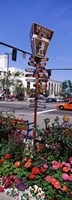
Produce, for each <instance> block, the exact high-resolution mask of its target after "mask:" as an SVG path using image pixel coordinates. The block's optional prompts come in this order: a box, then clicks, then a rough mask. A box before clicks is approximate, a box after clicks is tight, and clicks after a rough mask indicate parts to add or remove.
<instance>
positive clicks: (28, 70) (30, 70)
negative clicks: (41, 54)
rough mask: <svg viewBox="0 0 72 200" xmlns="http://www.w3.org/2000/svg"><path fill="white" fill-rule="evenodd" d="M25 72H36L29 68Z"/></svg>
mask: <svg viewBox="0 0 72 200" xmlns="http://www.w3.org/2000/svg"><path fill="white" fill-rule="evenodd" d="M25 71H26V72H33V73H34V72H35V70H34V69H31V68H27V69H25Z"/></svg>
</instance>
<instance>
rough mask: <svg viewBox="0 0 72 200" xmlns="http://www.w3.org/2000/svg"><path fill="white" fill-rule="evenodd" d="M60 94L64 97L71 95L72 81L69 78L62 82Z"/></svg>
mask: <svg viewBox="0 0 72 200" xmlns="http://www.w3.org/2000/svg"><path fill="white" fill-rule="evenodd" d="M61 95H62V96H64V97H70V96H71V95H72V82H71V81H70V80H65V81H64V82H62V84H61Z"/></svg>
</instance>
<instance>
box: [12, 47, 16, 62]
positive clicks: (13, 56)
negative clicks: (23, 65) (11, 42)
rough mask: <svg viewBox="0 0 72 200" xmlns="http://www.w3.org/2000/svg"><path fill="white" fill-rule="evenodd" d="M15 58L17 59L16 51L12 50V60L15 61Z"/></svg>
mask: <svg viewBox="0 0 72 200" xmlns="http://www.w3.org/2000/svg"><path fill="white" fill-rule="evenodd" d="M16 58H17V50H16V49H13V50H12V60H14V61H16Z"/></svg>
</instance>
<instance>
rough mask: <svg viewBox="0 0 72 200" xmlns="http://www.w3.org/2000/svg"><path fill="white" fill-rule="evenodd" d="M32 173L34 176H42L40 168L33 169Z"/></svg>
mask: <svg viewBox="0 0 72 200" xmlns="http://www.w3.org/2000/svg"><path fill="white" fill-rule="evenodd" d="M32 173H33V174H40V170H39V168H38V167H33V168H32Z"/></svg>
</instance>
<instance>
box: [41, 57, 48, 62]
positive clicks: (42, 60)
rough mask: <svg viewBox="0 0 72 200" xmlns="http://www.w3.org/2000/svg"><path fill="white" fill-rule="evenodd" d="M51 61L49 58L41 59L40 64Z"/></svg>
mask: <svg viewBox="0 0 72 200" xmlns="http://www.w3.org/2000/svg"><path fill="white" fill-rule="evenodd" d="M48 60H49V58H41V59H40V62H46V61H48Z"/></svg>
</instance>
